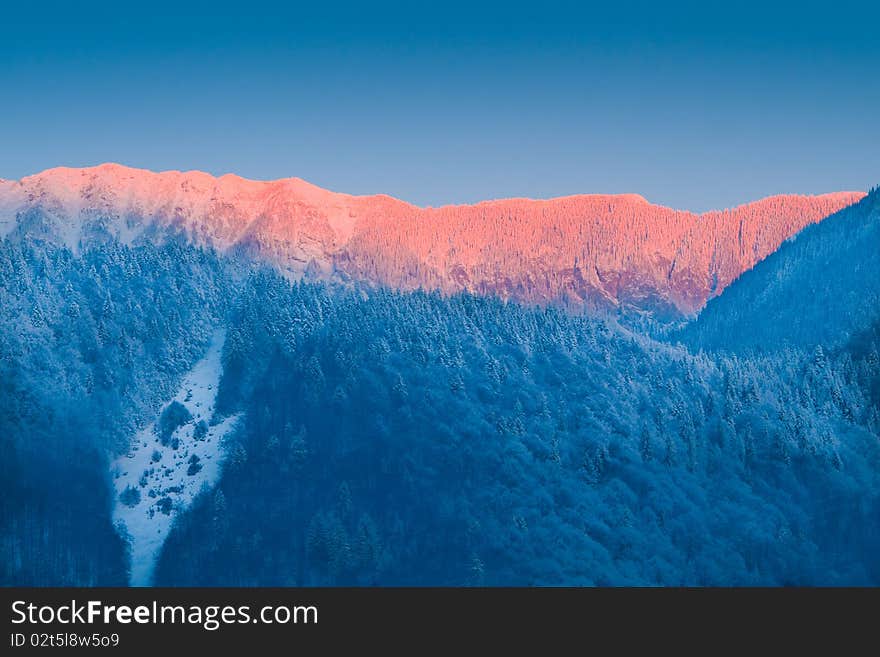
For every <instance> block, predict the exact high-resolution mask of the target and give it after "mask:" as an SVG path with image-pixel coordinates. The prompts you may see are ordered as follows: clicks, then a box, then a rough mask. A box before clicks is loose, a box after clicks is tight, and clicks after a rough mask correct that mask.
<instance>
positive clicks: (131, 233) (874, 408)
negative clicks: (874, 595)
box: [0, 166, 880, 586]
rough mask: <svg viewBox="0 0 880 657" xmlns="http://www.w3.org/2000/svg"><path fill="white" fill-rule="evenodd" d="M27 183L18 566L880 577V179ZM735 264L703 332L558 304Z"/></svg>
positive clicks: (50, 581)
mask: <svg viewBox="0 0 880 657" xmlns="http://www.w3.org/2000/svg"><path fill="white" fill-rule="evenodd" d="M0 187H2V192H0V198H2V208H3V211H2V214H0V216H2V221H3V235H4V237H3V238H2V239H0V454H2V455H3V458H2V459H0V585H12V584H14V585H26V584H32V585H97V584H103V585H123V584H126V583H129V584H156V585H175V586H178V585H190V584H200V585H227V586H233V585H237V586H242V585H275V586H286V585H292V584H303V585H374V584H379V585H394V584H399V585H412V584H416V585H417V584H422V585H461V584H488V585H513V584H521V585H581V584H598V585H610V584H640V585H656V584H660V585H686V584H695V585H701V584H718V585H739V584H776V585H782V584H848V585H853V584H877V583H878V582H880V558H878V555H880V526H878V524H877V522H876V518H877V517H878V514H880V469H878V468H877V463H878V462H880V441H878V436H880V411H878V409H880V378H878V372H880V367H878V363H880V355H878V353H880V352H878V349H880V332H878V331H877V327H878V324H877V322H876V307H877V304H876V290H877V285H878V278H880V277H878V276H877V248H876V247H877V221H876V218H877V211H876V208H877V192H876V191H875V192H872V193H871V194H870V195H868V196H867V197H866V198H863V199H862V200H861V201H859V202H858V203H856V204H855V205H854V206H850V207H846V208H845V209H843V210H841V211H839V212H838V213H837V214H833V215H832V216H831V217H830V218H828V219H827V220H823V221H821V222H819V223H818V224H816V225H811V226H808V227H806V228H805V229H803V230H801V231H800V232H798V231H797V228H796V226H800V225H803V224H804V223H805V222H806V223H809V222H808V221H807V220H806V219H805V218H804V217H813V218H814V219H815V220H816V221H818V220H819V219H821V217H822V212H824V211H825V209H823V207H824V206H825V205H827V206H829V207H835V206H837V205H844V204H845V202H846V201H847V197H846V195H838V196H832V197H811V198H799V197H775V198H774V199H768V200H765V201H762V202H759V203H756V204H752V205H750V206H745V208H740V209H735V210H731V211H729V212H727V213H717V214H707V215H701V216H698V215H690V214H689V213H677V212H675V211H672V210H667V209H663V208H658V207H657V206H652V205H651V204H649V203H647V201H645V200H643V199H641V198H639V197H633V196H623V197H620V196H616V197H572V198H567V199H556V200H552V201H524V200H508V201H496V202H489V203H483V204H477V205H475V206H461V207H451V208H439V209H419V208H414V207H413V206H408V205H406V204H403V203H401V202H400V201H396V200H394V199H390V198H388V197H350V196H345V195H340V194H334V193H332V192H327V191H325V190H321V189H319V188H316V187H313V186H311V185H308V184H307V183H304V182H302V181H298V180H288V181H278V182H275V183H253V182H248V181H242V180H241V179H238V178H234V177H231V176H224V177H222V178H220V179H214V178H211V177H210V176H206V175H205V174H192V173H188V174H181V173H165V174H150V173H145V172H137V171H134V170H129V169H124V168H121V167H116V166H105V167H99V168H98V169H94V170H84V171H79V170H53V171H49V172H46V173H44V174H40V175H39V176H35V177H33V178H28V179H25V180H23V181H20V182H3V183H0ZM826 209H827V208H826ZM758 217H765V218H766V223H764V224H761V223H758ZM685 228H687V230H685V231H684V233H682V232H681V231H683V230H684V229H685ZM673 229H674V230H673ZM731 230H733V233H731V232H730V231H731ZM676 231H679V232H676ZM789 233H790V234H791V235H792V236H793V237H790V238H789V241H787V242H784V240H783V238H782V237H781V235H783V234H789ZM675 235H677V237H675V238H674V239H673V237H674V236H675ZM566 236H568V237H566ZM563 238H566V239H569V241H570V243H569V242H565V243H563ZM630 238H631V239H630ZM777 238H778V239H779V240H780V241H783V242H784V243H783V245H782V247H781V248H780V249H779V251H778V253H776V254H772V255H770V256H769V257H766V258H765V259H764V260H762V261H760V262H758V259H759V258H758V256H759V254H761V253H763V251H762V249H763V248H764V247H767V248H769V245H771V244H773V242H774V240H776V239H777ZM618 239H619V240H620V242H619V243H618V242H616V241H615V240H618ZM591 240H592V241H591ZM640 240H641V241H640ZM676 240H677V241H676ZM574 244H578V245H579V246H577V247H575V246H573V245H574ZM634 244H635V245H636V246H633V245H634ZM664 244H665V245H667V246H668V245H676V244H677V246H675V249H677V251H675V253H673V254H672V255H673V257H672V259H671V260H670V261H669V263H668V264H666V265H664V266H663V267H659V269H657V270H654V269H651V268H650V267H651V266H653V265H657V262H658V261H656V260H651V259H650V258H646V257H645V255H644V254H645V253H646V252H647V251H648V250H650V249H653V248H654V246H655V245H661V247H662V248H666V247H665V246H663V245H664ZM708 244H712V245H717V248H715V247H713V249H714V250H712V251H707V250H706V249H707V248H708V247H707V245H708ZM441 245H443V248H441ZM638 245H641V246H638ZM648 245H651V246H650V249H649V247H648ZM722 245H723V246H722ZM760 245H763V246H760ZM759 246H760V248H759ZM658 248H660V247H658ZM542 249H543V250H542ZM570 251H571V252H570ZM573 252H577V253H595V255H594V256H593V258H594V260H596V261H597V262H598V261H600V260H601V261H602V262H605V261H606V260H607V262H608V263H611V264H610V265H609V267H610V266H612V265H613V263H619V265H614V266H618V268H619V270H620V272H631V273H632V278H626V280H625V281H624V282H621V281H622V280H623V279H624V278H625V277H624V276H623V275H619V276H618V277H617V278H616V279H614V280H615V281H617V282H616V283H614V284H613V285H612V282H613V281H612V278H610V277H609V276H607V275H606V272H607V271H608V270H607V269H603V268H601V267H600V268H599V271H600V272H603V275H602V278H603V279H604V280H600V278H599V276H598V274H596V278H595V281H598V282H599V283H601V284H602V286H603V287H602V288H601V289H600V288H599V287H588V286H587V283H586V274H583V276H582V277H581V278H582V280H581V279H579V280H581V283H583V285H582V286H581V287H578V288H576V289H577V290H579V292H578V294H575V293H574V292H573V291H572V290H573V289H575V288H572V287H568V288H566V287H565V286H564V281H565V280H568V281H571V280H573V279H564V278H563V277H561V276H557V277H556V278H553V277H551V276H550V274H549V273H548V272H550V271H554V272H557V274H558V271H557V270H556V269H554V268H555V267H559V266H561V263H563V262H565V261H567V260H568V259H569V258H570V257H571V253H573ZM676 253H677V256H676V255H675V254H676ZM528 254H531V255H528ZM560 254H561V255H560ZM627 254H628V255H627ZM578 257H580V256H578ZM603 259H604V260H603ZM572 262H573V261H572ZM585 262H586V261H585ZM747 262H750V263H752V264H750V265H749V267H752V266H753V265H754V269H753V270H752V271H747V272H746V273H744V274H741V275H739V278H738V279H736V281H735V282H734V283H733V284H731V285H728V282H729V279H728V278H725V277H727V276H729V277H730V279H733V277H734V275H735V274H739V273H740V272H741V269H740V268H742V267H745V263H747ZM756 262H757V265H755V263H756ZM452 263H456V264H455V265H453V264H452ZM700 263H703V264H700ZM459 265H460V266H461V269H460V270H457V269H455V267H456V266H459ZM581 266H582V265H581V260H580V259H579V260H578V264H577V267H574V266H572V268H571V269H572V271H573V272H575V271H576V272H581V271H582V269H581ZM584 266H586V265H584ZM704 266H705V267H706V270H705V271H703V270H702V269H700V268H701V267H704ZM505 268H506V270H507V271H508V272H509V274H510V276H509V277H508V278H509V280H508V279H505V281H507V282H503V281H502V282H499V280H500V279H495V278H492V276H494V275H495V274H494V273H493V272H497V271H501V270H502V269H505ZM594 269H595V267H594ZM698 270H699V271H703V273H702V274H700V275H699V276H697V272H698ZM453 271H455V272H457V273H456V275H455V276H453V275H452V273H451V272H453ZM440 272H444V273H443V274H442V275H441V274H440ZM524 272H525V273H524ZM535 272H539V273H541V276H544V278H542V279H540V280H542V281H544V283H543V284H544V287H543V288H542V287H540V286H538V285H537V283H535V281H536V280H538V279H536V278H534V277H536V276H538V274H536V273H535ZM706 272H714V273H715V274H717V276H718V279H717V280H716V281H714V282H713V284H712V285H710V286H709V287H708V288H707V289H704V288H702V287H701V285H704V283H705V280H704V278H701V277H705V275H706ZM725 272H727V273H725ZM594 273H595V272H594ZM670 273H671V275H669V274H670ZM722 274H724V276H722ZM686 275H687V276H686ZM514 276H515V277H518V278H512V277H514ZM523 276H526V277H529V276H531V277H532V278H528V279H527V280H528V281H529V285H530V287H529V286H525V285H524V284H523V285H520V284H515V283H514V282H513V281H515V280H522V277H523ZM323 279H326V280H329V281H348V280H351V281H357V282H361V281H362V282H366V283H370V284H367V285H339V284H335V283H334V284H328V283H327V282H326V281H325V280H323ZM474 280H481V281H484V283H483V284H481V285H483V287H476V288H474V289H473V290H471V288H472V287H474V284H473V281H474ZM487 281H492V282H491V285H490V283H489V282H487ZM633 281H637V283H638V284H637V285H636V283H634V282H633ZM372 283H376V285H372ZM581 283H578V285H581ZM724 285H727V289H726V290H724V292H721V293H720V298H719V299H717V300H714V301H711V302H710V303H709V304H708V307H707V308H706V309H705V310H704V311H703V312H702V313H701V315H700V318H699V319H698V320H696V321H695V322H692V324H693V329H692V330H693V331H694V334H693V336H692V335H690V334H673V338H674V339H672V340H669V339H662V340H661V339H656V338H652V337H650V336H648V335H643V334H640V333H639V332H638V331H636V330H633V329H631V328H626V327H625V326H622V325H621V323H620V322H617V321H615V320H613V319H606V318H604V317H602V316H601V314H600V313H572V312H566V309H564V308H560V307H556V305H557V303H558V304H559V305H563V303H565V299H566V298H567V299H569V300H572V299H574V300H575V302H576V303H577V304H578V305H576V306H575V308H582V307H583V306H584V305H585V304H586V305H589V304H597V305H599V304H602V303H604V304H606V305H610V306H612V307H614V306H617V307H620V306H622V305H625V304H631V305H632V306H633V307H636V308H647V309H650V310H651V311H654V312H657V311H658V310H662V309H663V304H664V303H665V304H667V307H668V309H671V310H672V311H674V312H676V313H679V314H680V313H685V312H687V309H689V308H692V307H696V304H697V303H698V302H699V300H700V299H702V298H703V297H704V296H711V294H715V293H717V292H718V291H719V290H720V289H721V287H723V286H724ZM418 286H422V287H427V288H433V289H432V290H430V291H426V290H412V289H411V288H414V287H418ZM554 286H555V287H554ZM394 288H400V289H394ZM438 289H439V290H442V291H443V292H453V291H460V292H461V293H459V294H441V293H439V292H438V291H437V290H438ZM542 289H544V290H545V291H547V292H546V294H543V293H542V294H537V292H536V291H537V290H542ZM550 290H553V291H554V292H553V294H556V295H557V296H551V295H550V292H549V291H550ZM634 290H638V291H639V292H640V294H641V296H639V295H637V294H635V292H634ZM646 290H647V292H646ZM701 290H702V292H701ZM473 292H476V293H473ZM642 293H643V294H642ZM566 295H568V296H566ZM603 295H607V296H603ZM498 296H505V297H507V299H513V301H508V300H504V299H499V298H497V297H498ZM517 299H522V300H523V301H529V302H530V303H518V302H516V300H517ZM554 300H555V301H556V303H549V302H550V301H554ZM533 301H538V302H540V303H537V304H535V303H531V302H533ZM545 302H548V303H546V305H545ZM694 336H696V337H694ZM675 338H679V339H678V341H676V339H675ZM700 340H703V342H701V341H700ZM677 342H680V343H681V344H678V343H677ZM755 345H763V346H764V348H763V349H762V350H760V351H759V350H758V349H755V348H754V346H755ZM709 347H711V348H709Z"/></svg>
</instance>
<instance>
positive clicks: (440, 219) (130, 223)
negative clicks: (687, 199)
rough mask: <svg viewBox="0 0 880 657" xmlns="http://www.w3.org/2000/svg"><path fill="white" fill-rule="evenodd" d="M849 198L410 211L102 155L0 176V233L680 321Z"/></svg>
mask: <svg viewBox="0 0 880 657" xmlns="http://www.w3.org/2000/svg"><path fill="white" fill-rule="evenodd" d="M863 196H864V194H863V193H861V192H840V193H834V194H825V195H821V196H792V195H788V196H774V197H771V198H767V199H764V200H761V201H757V202H755V203H749V204H747V205H742V206H739V207H737V208H733V209H730V210H723V211H717V212H708V213H704V214H694V213H691V212H686V211H680V210H673V209H670V208H666V207H662V206H658V205H653V204H651V203H649V202H648V201H646V200H645V199H644V198H642V197H640V196H637V195H632V194H624V195H579V196H570V197H563V198H556V199H551V200H530V199H507V200H499V201H486V202H483V203H478V204H475V205H458V206H445V207H440V208H419V207H416V206H413V205H410V204H408V203H405V202H403V201H399V200H397V199H393V198H391V197H388V196H384V195H376V196H360V197H358V196H350V195H347V194H339V193H335V192H331V191H327V190H324V189H321V188H319V187H316V186H314V185H311V184H309V183H307V182H305V181H303V180H300V179H296V178H291V179H285V180H278V181H272V182H258V181H251V180H245V179H243V178H239V177H237V176H233V175H226V176H222V177H220V178H214V177H212V176H210V175H208V174H205V173H201V172H176V171H174V172H163V173H153V172H150V171H144V170H139V169H131V168H127V167H122V166H119V165H114V164H105V165H101V166H98V167H93V168H87V169H67V168H59V169H49V170H47V171H44V172H42V173H40V174H37V175H34V176H30V177H27V178H23V179H22V180H20V181H0V235H4V236H8V237H10V238H11V239H17V238H21V237H24V236H27V235H30V236H35V237H44V238H48V239H55V240H60V241H63V242H64V243H66V244H67V245H68V246H70V247H71V248H73V249H77V248H79V247H80V246H82V245H83V244H84V243H88V242H89V241H94V240H102V239H108V238H111V237H112V238H116V239H120V240H122V241H126V242H137V241H138V240H144V239H150V240H162V239H165V238H166V237H167V236H169V235H172V234H182V235H184V236H186V238H187V239H188V240H190V241H192V242H193V243H196V244H199V245H206V246H211V247H213V248H215V249H217V250H219V251H221V252H234V253H239V254H243V255H245V256H248V257H252V258H255V259H258V260H261V261H266V262H269V263H271V264H273V265H275V266H277V267H278V268H279V269H281V270H283V271H285V272H287V273H289V274H290V275H291V276H294V277H298V276H302V275H303V274H305V273H306V272H308V273H309V274H310V275H312V276H316V277H320V278H328V279H342V280H357V281H362V282H368V283H374V284H380V285H387V286H391V287H394V288H398V289H404V290H409V289H416V288H420V287H421V288H428V289H439V290H441V291H443V292H445V293H454V292H457V291H462V290H467V291H471V292H475V293H479V294H493V295H497V296H500V297H502V298H507V299H513V300H518V301H523V302H528V303H564V304H568V305H570V306H573V307H612V308H614V307H620V308H623V309H632V310H635V311H641V310H645V311H650V312H652V313H655V314H666V315H672V316H676V315H682V314H684V315H689V314H692V313H693V312H695V311H696V310H698V309H700V308H701V307H702V306H703V305H704V304H705V303H706V301H707V300H708V299H710V298H712V297H714V296H717V295H718V294H719V293H720V292H721V291H722V290H723V289H724V288H725V287H726V286H727V285H729V284H730V283H731V282H732V281H733V280H734V279H736V278H737V277H738V276H739V275H740V274H742V273H743V272H744V271H746V270H748V269H750V268H751V267H753V266H754V265H755V263H757V262H758V261H760V260H762V259H763V258H765V257H766V256H767V255H769V254H770V253H772V252H774V251H775V250H776V249H777V248H778V247H779V245H780V244H781V243H782V242H783V241H784V240H785V239H787V238H789V237H791V236H792V235H794V234H795V233H797V232H798V231H800V230H801V229H802V228H804V227H805V226H807V225H810V224H813V223H816V222H818V221H820V220H821V219H823V218H824V217H826V216H828V215H830V214H832V213H834V212H836V211H837V210H839V209H841V208H843V207H845V206H847V205H850V204H852V203H855V202H856V201H858V200H859V199H860V198H862V197H863Z"/></svg>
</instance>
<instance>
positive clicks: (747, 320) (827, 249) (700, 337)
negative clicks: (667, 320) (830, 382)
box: [682, 189, 880, 351]
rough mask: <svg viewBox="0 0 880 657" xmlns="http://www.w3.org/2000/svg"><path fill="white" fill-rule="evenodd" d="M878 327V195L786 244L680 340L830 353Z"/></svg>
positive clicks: (715, 301)
mask: <svg viewBox="0 0 880 657" xmlns="http://www.w3.org/2000/svg"><path fill="white" fill-rule="evenodd" d="M878 321H880V189H875V190H873V191H872V192H871V193H870V194H869V195H868V196H866V197H865V198H864V199H862V200H861V201H860V202H859V203H858V204H856V205H853V206H851V207H848V208H845V209H843V210H841V211H840V212H838V213H836V214H835V215H833V216H831V217H829V218H828V219H826V220H825V221H823V222H821V223H820V224H818V225H815V226H809V227H807V228H805V229H804V230H803V231H801V232H800V233H798V234H797V235H796V236H794V237H792V238H791V239H789V240H787V241H786V242H785V244H783V245H782V247H780V249H779V250H778V251H777V252H776V253H774V254H772V255H771V256H770V257H768V258H767V259H766V260H764V261H763V262H761V263H759V264H758V265H757V266H756V267H755V268H754V269H752V270H751V271H748V272H746V273H744V274H743V275H742V276H741V277H740V278H739V279H738V280H736V281H734V283H733V285H731V286H730V287H729V288H728V289H727V290H726V291H725V292H724V294H722V295H721V296H720V297H718V298H717V299H713V300H712V301H710V302H709V304H708V305H707V306H706V308H705V309H704V310H703V311H702V312H701V313H700V315H699V317H698V319H697V321H696V322H694V323H693V324H692V325H690V326H688V327H686V328H685V329H684V331H683V332H682V336H683V338H684V339H685V340H686V341H687V342H689V343H690V344H692V345H694V346H696V347H703V348H709V349H727V350H734V351H736V350H741V349H774V348H779V347H784V346H790V347H806V348H811V347H813V346H815V345H820V344H821V345H824V347H825V348H828V347H835V346H837V345H840V344H842V343H844V342H846V341H848V340H850V339H852V338H853V337H857V336H858V335H859V334H860V333H862V332H864V331H869V330H872V327H873V326H876V324H877V322H878Z"/></svg>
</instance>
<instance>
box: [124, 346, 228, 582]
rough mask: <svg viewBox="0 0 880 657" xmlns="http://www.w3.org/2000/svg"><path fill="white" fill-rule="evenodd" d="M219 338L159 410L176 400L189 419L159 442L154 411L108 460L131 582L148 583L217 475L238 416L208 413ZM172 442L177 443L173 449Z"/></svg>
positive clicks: (218, 362) (216, 374)
mask: <svg viewBox="0 0 880 657" xmlns="http://www.w3.org/2000/svg"><path fill="white" fill-rule="evenodd" d="M224 338H225V333H224V332H223V331H217V332H216V333H215V334H214V336H213V338H212V340H211V345H210V347H209V349H208V352H207V354H206V355H205V356H204V358H202V360H200V361H199V362H198V363H196V365H195V366H194V367H193V369H192V370H191V371H190V372H189V373H188V374H187V375H186V376H185V377H184V379H183V382H182V383H181V386H180V389H179V390H178V392H177V394H176V395H175V396H174V398H173V399H171V400H169V402H168V404H166V405H165V406H163V408H162V411H164V410H165V409H166V408H168V406H169V405H170V404H172V403H173V402H178V403H179V404H181V405H182V406H183V407H185V408H186V410H187V411H188V412H189V414H190V415H191V416H192V419H191V420H189V421H188V422H186V423H185V424H183V425H182V426H179V427H178V428H176V429H175V430H174V431H173V433H171V434H170V438H169V439H168V440H167V444H165V445H163V444H162V441H161V440H160V437H159V418H160V417H161V411H160V413H159V414H158V415H157V418H156V420H155V421H154V422H153V423H151V424H150V425H149V426H148V427H146V428H144V429H143V430H141V431H140V432H138V434H137V435H136V436H135V438H134V440H133V441H132V446H131V451H130V452H129V453H128V454H126V455H124V456H122V457H120V458H118V459H117V460H116V461H115V462H114V463H113V466H112V470H111V472H112V473H113V476H114V486H115V489H116V503H115V506H114V510H113V522H114V524H115V525H116V527H117V529H118V531H119V532H120V533H121V534H122V535H123V536H124V537H125V538H126V539H127V540H128V541H129V544H130V547H131V574H130V583H131V585H132V586H149V585H150V584H151V583H152V579H153V571H154V568H155V565H156V561H157V559H158V557H159V554H160V551H161V549H162V545H163V544H164V542H165V539H166V538H167V537H168V534H169V532H170V531H171V527H172V526H173V524H174V520H175V518H177V516H179V515H180V514H181V513H183V512H184V511H186V510H187V509H188V508H189V506H190V505H191V504H192V502H193V500H194V499H195V497H196V496H197V495H198V494H199V493H200V492H202V491H203V490H205V489H211V488H213V486H214V485H215V484H216V483H217V481H218V479H219V476H220V471H221V468H222V464H223V459H224V457H225V452H226V445H225V438H226V437H227V436H228V435H229V434H230V432H231V431H232V430H233V429H234V428H235V426H236V424H237V422H238V420H239V418H240V415H233V416H230V417H227V418H224V419H220V418H217V417H215V416H214V407H215V403H216V398H217V388H218V384H219V383H220V377H221V375H222V364H221V360H220V355H221V353H222V351H223V342H224ZM201 421H204V422H205V424H206V425H208V426H207V434H206V435H204V436H203V437H202V438H201V439H199V438H198V437H197V436H196V435H195V432H196V427H197V426H198V424H199V422H201ZM212 422H215V424H213V425H212ZM175 440H176V441H178V443H179V444H177V449H175V448H174V446H175ZM194 457H195V458H196V459H198V460H197V461H196V464H197V465H198V466H201V468H200V469H198V471H196V472H193V470H196V469H197V468H194V467H191V462H192V460H193V459H194ZM128 488H131V489H134V490H137V491H138V492H139V494H140V499H139V500H138V501H137V502H136V503H134V504H132V501H133V500H132V499H130V498H129V499H128V500H127V501H128V503H129V504H131V505H130V506H129V505H128V504H126V503H125V502H124V501H123V497H122V494H123V492H125V491H126V489H128ZM131 496H132V497H133V494H132V495H131ZM160 500H161V501H162V502H160ZM164 500H170V508H168V506H167V505H168V504H169V502H165V501H164ZM163 506H165V507H166V508H165V509H164V511H163Z"/></svg>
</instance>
